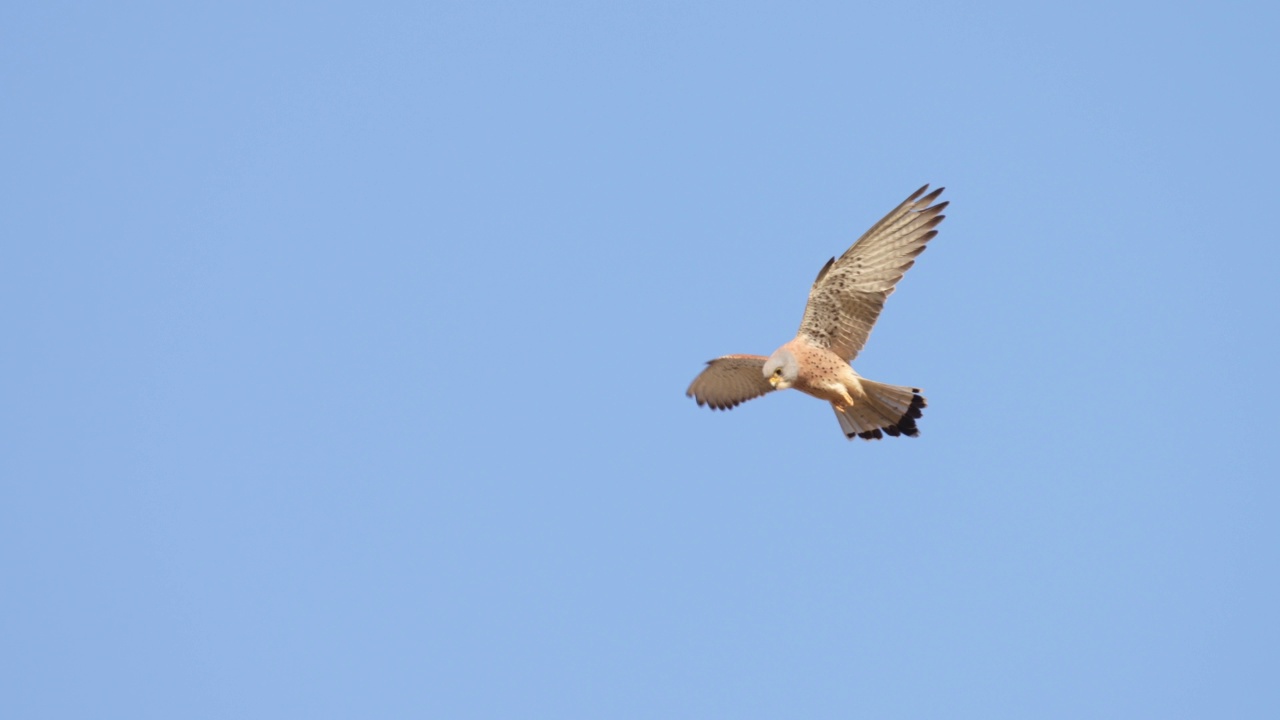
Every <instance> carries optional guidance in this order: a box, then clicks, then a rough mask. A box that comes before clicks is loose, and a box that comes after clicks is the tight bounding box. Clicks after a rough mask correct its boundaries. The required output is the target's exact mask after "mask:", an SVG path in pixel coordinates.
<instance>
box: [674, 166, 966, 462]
mask: <svg viewBox="0 0 1280 720" xmlns="http://www.w3.org/2000/svg"><path fill="white" fill-rule="evenodd" d="M928 189H929V186H928V185H925V186H924V187H922V188H920V189H919V190H917V191H915V192H914V193H912V194H911V197H909V198H907V199H906V200H904V201H903V203H902V204H901V205H899V206H898V207H896V208H894V209H893V211H892V212H890V213H889V214H888V215H885V216H884V218H883V219H882V220H880V222H878V223H876V224H875V225H872V226H871V229H870V230H868V231H867V232H866V233H865V234H864V235H863V236H862V237H860V238H858V241H857V242H855V243H854V244H853V246H852V247H850V248H849V249H848V250H846V251H845V253H844V254H843V255H841V256H840V257H839V258H831V259H830V260H828V261H827V264H826V265H823V266H822V270H820V271H819V272H818V279H817V280H814V281H813V287H812V288H811V289H810V290H809V303H808V305H807V306H806V307H805V309H804V318H803V319H802V320H801V321H800V332H799V333H797V334H796V337H795V339H793V340H791V341H790V342H788V343H786V344H785V345H783V346H782V347H780V348H778V349H777V350H775V351H774V353H773V355H770V356H769V357H764V356H762V355H725V356H724V357H719V358H716V359H715V360H711V361H710V362H708V363H707V367H706V369H704V370H703V371H702V372H701V373H700V374H699V375H698V377H696V378H694V379H693V382H692V383H691V384H690V385H689V389H688V390H687V391H686V392H685V395H687V396H689V397H691V398H694V399H695V400H697V401H698V406H699V407H701V406H703V405H709V406H710V407H711V409H713V410H729V409H731V408H734V407H737V406H738V405H739V404H740V403H743V402H746V401H747V400H751V399H752V398H757V397H760V396H761V395H764V394H765V393H768V392H772V391H774V390H786V389H787V388H795V389H796V390H799V391H800V392H802V393H805V394H808V395H812V396H814V397H816V398H819V399H821V400H826V401H827V402H829V403H831V407H832V408H833V409H834V410H835V411H836V419H837V420H839V421H840V429H841V430H842V431H844V434H845V437H847V438H849V439H850V440H852V439H853V438H854V437H855V436H856V437H860V438H862V439H864V440H879V439H880V438H882V437H884V436H885V435H890V436H893V437H898V436H900V435H906V436H908V437H916V436H918V435H919V434H920V430H919V429H918V428H917V427H916V419H917V418H919V417H920V414H921V411H922V410H923V409H924V407H925V405H926V403H925V399H924V396H923V395H921V394H920V388H913V387H904V386H901V385H886V384H884V383H878V382H874V381H872V380H867V379H866V378H864V377H861V376H860V375H858V373H856V372H854V371H853V367H852V366H851V365H850V364H849V363H851V362H852V361H853V359H854V358H855V357H857V355H858V353H859V352H860V351H861V350H862V346H863V345H864V344H865V343H866V342H867V336H868V335H870V334H871V328H872V326H874V325H875V324H876V318H878V317H879V316H880V310H881V309H882V308H883V307H884V301H885V299H886V298H888V297H889V295H890V294H891V293H892V292H893V288H894V286H895V285H896V284H897V283H898V281H899V280H901V279H902V275H903V274H904V273H905V272H906V271H907V269H908V268H910V267H911V266H912V265H913V264H915V257H916V256H917V255H919V254H920V253H922V252H924V247H925V243H927V242H929V241H930V240H932V239H933V238H934V237H935V236H936V235H937V234H938V231H937V230H936V229H935V228H937V227H938V224H939V223H941V222H942V220H943V218H945V217H946V216H945V215H943V214H942V210H943V209H944V208H946V206H947V203H946V202H941V203H938V204H937V205H933V204H932V203H933V202H934V201H935V200H937V199H938V196H939V195H941V194H942V190H943V188H938V189H937V190H934V191H933V192H931V193H929V194H927V195H926V194H925V193H926V191H928Z"/></svg>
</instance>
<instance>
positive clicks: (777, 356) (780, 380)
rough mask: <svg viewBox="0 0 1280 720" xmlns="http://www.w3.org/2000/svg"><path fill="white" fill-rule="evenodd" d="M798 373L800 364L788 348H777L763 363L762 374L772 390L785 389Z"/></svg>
mask: <svg viewBox="0 0 1280 720" xmlns="http://www.w3.org/2000/svg"><path fill="white" fill-rule="evenodd" d="M799 374H800V365H799V364H797V363H796V357H795V356H794V355H792V354H791V352H790V351H789V350H778V351H776V352H775V353H773V355H772V356H771V357H770V358H769V360H768V361H767V362H765V364H764V376H765V379H767V380H768V381H769V384H770V385H772V386H773V389H774V390H786V389H787V388H789V387H791V385H792V383H794V382H795V381H796V376H797V375H799Z"/></svg>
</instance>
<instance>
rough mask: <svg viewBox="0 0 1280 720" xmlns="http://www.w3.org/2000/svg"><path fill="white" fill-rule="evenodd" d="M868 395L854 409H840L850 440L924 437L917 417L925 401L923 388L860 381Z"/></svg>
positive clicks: (838, 413)
mask: <svg viewBox="0 0 1280 720" xmlns="http://www.w3.org/2000/svg"><path fill="white" fill-rule="evenodd" d="M860 381H861V383H862V390H863V392H864V393H865V394H864V395H863V396H862V397H860V398H857V400H856V402H854V404H853V407H849V408H845V409H844V410H840V409H838V408H837V409H836V419H838V420H839V421H840V429H841V430H843V431H844V434H845V437H847V438H849V439H850V440H852V439H853V437H854V436H855V435H856V436H858V437H860V438H862V439H863V440H879V439H880V438H882V437H884V436H885V435H890V436H892V437H898V436H899V435H906V436H907V437H916V436H918V435H919V434H920V430H919V428H917V427H916V418H918V417H920V415H921V412H922V411H923V410H924V406H925V405H927V404H928V403H927V402H925V399H924V396H923V395H921V394H920V388H910V387H903V386H901V385H885V384H884V383H878V382H873V381H871V380H867V379H865V378H860Z"/></svg>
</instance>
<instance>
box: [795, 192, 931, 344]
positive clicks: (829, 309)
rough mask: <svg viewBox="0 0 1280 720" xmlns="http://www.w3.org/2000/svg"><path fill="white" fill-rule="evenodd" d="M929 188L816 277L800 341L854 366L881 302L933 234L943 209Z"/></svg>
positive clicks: (878, 311) (876, 225)
mask: <svg viewBox="0 0 1280 720" xmlns="http://www.w3.org/2000/svg"><path fill="white" fill-rule="evenodd" d="M928 189H929V186H928V185H925V186H924V187H922V188H920V189H919V190H917V191H915V192H914V193H912V195H911V197H909V198H907V199H906V200H905V201H904V202H903V203H902V204H901V205H899V206H898V207H897V208H895V209H894V210H893V211H892V212H890V213H889V214H888V215H885V216H884V218H883V219H881V220H880V222H878V223H876V224H875V225H873V226H872V227H871V229H870V230H868V231H867V232H866V233H865V234H863V236H862V237H860V238H858V241H857V242H855V243H854V244H853V246H852V247H850V248H849V249H848V250H846V251H845V253H844V254H843V255H841V256H840V257H839V258H836V259H834V260H833V261H829V262H828V263H827V264H826V266H824V267H823V268H822V271H821V272H819V273H818V278H817V280H815V281H814V283H813V288H812V289H811V290H810V291H809V304H808V305H807V306H806V307H805V311H804V319H803V320H802V321H801V322H800V335H803V336H806V337H807V338H808V340H809V341H810V342H812V343H813V344H814V345H817V346H818V347H823V348H827V349H829V350H831V351H832V352H834V353H835V354H837V355H839V356H840V357H843V358H844V359H845V360H853V358H854V357H856V356H857V354H858V353H859V352H860V351H861V350H862V346H863V345H864V344H865V343H866V342H867V337H868V336H869V335H870V334H871V328H872V327H873V326H874V325H875V324H876V319H877V318H879V317H880V311H881V309H883V308H884V301H885V299H886V298H888V297H889V295H890V293H892V292H893V289H894V286H895V285H896V284H897V282H898V281H899V280H901V279H902V275H903V273H905V272H906V271H907V269H908V268H910V267H911V266H912V265H913V264H915V257H916V256H917V255H919V254H920V253H922V252H924V248H925V243H927V242H929V241H930V240H932V239H933V238H934V236H936V235H937V234H938V231H937V230H936V229H935V228H937V226H938V224H939V223H941V222H942V220H943V218H944V217H946V216H945V215H943V214H942V211H943V209H944V208H946V206H947V203H945V202H941V203H938V204H937V205H931V204H930V203H932V202H933V201H935V200H937V199H938V196H939V195H941V194H942V190H943V189H942V188H938V189H937V190H934V191H933V192H931V193H929V194H928V195H926V194H925V192H926V191H927V190H928Z"/></svg>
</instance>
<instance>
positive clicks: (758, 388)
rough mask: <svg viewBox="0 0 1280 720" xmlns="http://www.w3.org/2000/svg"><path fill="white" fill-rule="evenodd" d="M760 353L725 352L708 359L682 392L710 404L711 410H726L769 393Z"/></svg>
mask: <svg viewBox="0 0 1280 720" xmlns="http://www.w3.org/2000/svg"><path fill="white" fill-rule="evenodd" d="M768 359H769V358H766V357H764V356H762V355H725V356H724V357H718V358H716V359H715V360H711V361H709V362H708V363H707V368H706V369H705V370H703V371H702V372H701V373H699V374H698V377H696V378H694V379H693V382H692V383H690V384H689V389H688V390H686V391H685V393H684V394H685V395H687V396H689V397H691V398H694V399H695V400H697V401H698V406H699V407H701V406H703V405H710V406H711V409H712V410H728V409H730V408H733V407H737V406H738V405H739V404H741V403H744V402H746V401H748V400H750V399H752V398H758V397H760V396H761V395H763V394H765V393H767V392H772V391H773V386H772V385H770V384H769V380H768V379H767V378H765V376H764V363H765V361H766V360H768Z"/></svg>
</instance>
